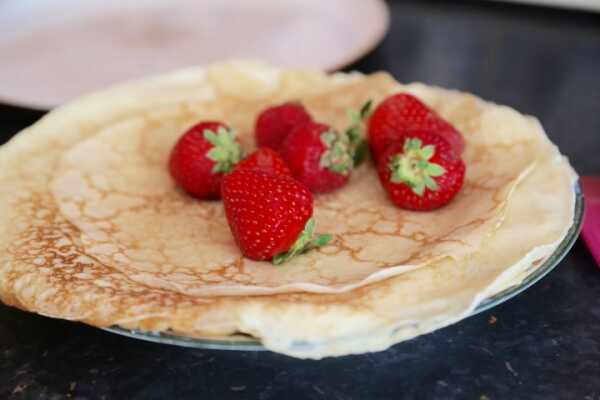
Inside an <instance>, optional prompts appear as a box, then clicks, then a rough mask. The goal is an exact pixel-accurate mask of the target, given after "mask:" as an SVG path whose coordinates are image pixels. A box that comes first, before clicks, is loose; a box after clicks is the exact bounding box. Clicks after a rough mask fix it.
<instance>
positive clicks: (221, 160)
mask: <svg viewBox="0 0 600 400" xmlns="http://www.w3.org/2000/svg"><path fill="white" fill-rule="evenodd" d="M203 135H204V138H205V139H206V140H207V141H208V142H209V143H211V144H212V145H213V148H212V149H211V150H210V151H209V152H208V153H206V156H207V157H208V158H209V159H211V160H212V161H214V162H215V165H214V166H213V168H212V172H214V173H226V172H229V171H231V170H232V169H233V167H234V166H235V165H236V164H237V163H238V162H239V161H240V160H241V159H242V149H241V148H240V145H239V143H238V142H237V141H236V139H235V133H234V132H233V130H231V129H227V128H225V127H223V126H220V127H218V128H217V130H216V132H215V131H212V130H210V129H205V130H204V131H203Z"/></svg>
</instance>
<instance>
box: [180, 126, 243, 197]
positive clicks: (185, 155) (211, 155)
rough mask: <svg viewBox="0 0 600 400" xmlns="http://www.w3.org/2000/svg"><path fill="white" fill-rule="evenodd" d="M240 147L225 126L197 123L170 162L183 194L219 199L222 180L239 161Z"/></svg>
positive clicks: (181, 141)
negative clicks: (184, 192)
mask: <svg viewBox="0 0 600 400" xmlns="http://www.w3.org/2000/svg"><path fill="white" fill-rule="evenodd" d="M241 154H242V152H241V149H240V145H239V143H238V142H237V140H236V139H235V136H234V134H233V132H232V131H231V130H230V129H229V128H228V127H227V125H225V124H223V123H221V122H216V121H204V122H200V123H198V124H196V125H194V126H192V127H191V128H189V129H188V130H187V131H186V132H185V133H184V134H183V136H182V137H181V138H180V139H179V141H178V142H177V144H176V145H175V147H173V150H172V151H171V157H170V159H169V171H170V172H171V176H172V177H173V179H175V182H177V184H178V185H179V186H181V187H182V188H183V189H184V190H185V191H186V192H188V193H189V194H191V195H192V196H194V197H198V198H200V199H218V198H219V197H220V195H221V179H222V178H223V174H225V173H226V172H229V171H230V170H231V169H232V168H233V166H234V165H235V164H236V163H237V162H238V161H239V160H240V158H241Z"/></svg>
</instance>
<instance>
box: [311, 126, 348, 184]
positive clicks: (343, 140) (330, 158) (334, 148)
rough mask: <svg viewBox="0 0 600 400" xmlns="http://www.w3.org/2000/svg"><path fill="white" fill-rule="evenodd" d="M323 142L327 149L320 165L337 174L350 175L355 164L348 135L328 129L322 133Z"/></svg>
mask: <svg viewBox="0 0 600 400" xmlns="http://www.w3.org/2000/svg"><path fill="white" fill-rule="evenodd" d="M321 142H322V143H323V145H324V146H325V148H326V150H325V152H324V153H323V154H322V155H321V159H320V160H319V165H320V166H321V167H323V168H327V169H329V170H330V171H332V172H335V173H336V174H341V175H348V174H349V173H350V171H351V170H352V167H353V165H354V161H353V159H352V155H351V152H350V140H349V139H348V136H346V135H340V134H339V133H337V132H335V131H326V132H323V133H321Z"/></svg>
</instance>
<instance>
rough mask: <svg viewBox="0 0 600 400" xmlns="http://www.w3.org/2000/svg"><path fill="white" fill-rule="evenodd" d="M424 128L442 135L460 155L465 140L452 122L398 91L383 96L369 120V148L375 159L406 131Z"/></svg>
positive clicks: (410, 96)
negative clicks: (383, 98) (397, 92)
mask: <svg viewBox="0 0 600 400" xmlns="http://www.w3.org/2000/svg"><path fill="white" fill-rule="evenodd" d="M412 129H424V130H429V131H432V132H434V133H437V134H438V135H440V136H443V137H444V138H445V139H446V140H447V141H448V142H449V143H450V145H451V146H452V148H453V150H454V152H455V153H456V155H460V154H461V153H462V151H463V149H464V147H465V142H464V139H463V137H462V135H461V134H460V132H458V131H457V130H456V129H455V128H454V127H453V126H452V125H450V124H449V123H448V122H446V121H445V120H444V119H442V117H440V116H438V115H437V114H436V113H435V111H433V110H431V109H430V108H429V107H427V106H426V105H425V104H423V103H422V102H421V101H420V100H419V99H417V98H416V97H415V96H412V95H410V94H407V93H399V94H396V95H393V96H390V97H388V98H387V99H385V100H384V101H383V102H382V103H381V104H379V106H377V108H376V109H375V111H374V112H373V114H372V115H371V118H370V119H369V127H368V136H369V147H370V148H371V153H372V154H373V157H374V158H375V160H378V159H379V156H380V155H381V154H382V153H383V151H384V150H385V149H386V147H387V146H389V145H390V144H391V143H393V142H396V141H398V140H399V139H401V138H402V137H403V136H404V135H405V134H406V132H407V131H409V130H412Z"/></svg>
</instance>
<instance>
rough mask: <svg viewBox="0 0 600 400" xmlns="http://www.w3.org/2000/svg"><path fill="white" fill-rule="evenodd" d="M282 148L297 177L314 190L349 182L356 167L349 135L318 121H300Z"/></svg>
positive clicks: (328, 188)
mask: <svg viewBox="0 0 600 400" xmlns="http://www.w3.org/2000/svg"><path fill="white" fill-rule="evenodd" d="M280 152H281V156H282V157H283V159H284V160H285V162H286V163H287V165H288V167H289V168H290V171H292V175H293V176H294V178H296V179H297V180H299V181H300V182H302V183H303V184H304V185H306V187H308V189H309V190H310V191H312V192H314V193H324V192H329V191H331V190H334V189H337V188H339V187H341V186H343V185H345V184H346V182H348V179H349V177H350V173H351V172H352V169H353V167H354V161H353V158H352V149H351V143H350V140H349V138H348V135H346V134H345V133H344V134H342V133H339V132H337V131H335V130H334V129H333V128H331V127H330V126H328V125H325V124H321V123H318V122H313V121H311V122H307V123H304V124H302V125H298V126H297V127H296V128H295V129H294V130H293V131H292V132H291V133H290V134H289V135H288V136H287V137H286V138H285V140H284V141H283V144H282V145H281V150H280Z"/></svg>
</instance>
